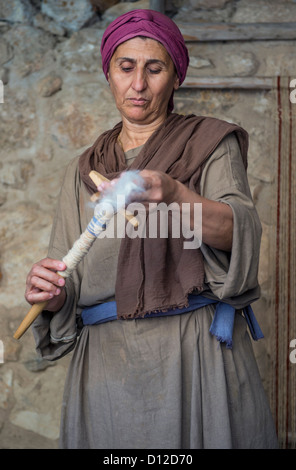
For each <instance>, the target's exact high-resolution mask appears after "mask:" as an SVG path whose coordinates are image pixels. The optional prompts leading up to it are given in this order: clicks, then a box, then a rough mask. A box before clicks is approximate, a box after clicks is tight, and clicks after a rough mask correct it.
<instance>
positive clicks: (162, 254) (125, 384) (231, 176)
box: [26, 10, 277, 449]
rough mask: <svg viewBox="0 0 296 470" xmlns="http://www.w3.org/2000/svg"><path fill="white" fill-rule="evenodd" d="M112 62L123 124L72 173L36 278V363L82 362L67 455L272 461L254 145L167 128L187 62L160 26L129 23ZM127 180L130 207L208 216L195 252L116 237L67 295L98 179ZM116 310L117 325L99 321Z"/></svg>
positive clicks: (105, 43)
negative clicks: (259, 455) (255, 454)
mask: <svg viewBox="0 0 296 470" xmlns="http://www.w3.org/2000/svg"><path fill="white" fill-rule="evenodd" d="M101 52H102V63H103V70H104V73H105V75H106V78H107V80H108V83H109V85H110V89H111V91H112V93H113V96H114V99H115V103H116V106H117V108H118V110H119V112H120V114H121V117H122V121H121V122H120V123H119V124H118V125H116V126H115V127H114V128H113V129H111V130H110V131H106V132H105V133H103V134H102V135H101V136H100V137H99V138H98V139H97V140H96V142H95V143H94V144H93V146H92V147H90V148H89V149H88V150H87V151H86V152H84V153H83V155H81V156H80V157H79V158H75V159H74V160H73V161H72V162H71V163H70V165H69V166H68V169H67V171H66V174H65V178H64V181H63V185H62V189H61V195H60V199H59V204H58V209H57V214H56V218H55V221H54V226H53V230H52V236H51V241H50V248H49V253H48V258H46V259H44V260H41V261H40V262H38V263H36V264H35V265H34V266H33V267H32V269H31V271H30V273H29V275H28V279H27V287H26V299H27V300H28V302H29V303H31V304H33V303H36V302H41V301H44V300H48V301H49V302H48V307H47V311H46V312H43V313H42V315H41V316H40V317H39V318H38V319H37V320H36V322H35V325H34V335H35V338H36V343H37V350H38V351H39V352H40V353H41V355H42V356H43V357H45V358H47V359H50V360H55V359H58V358H59V357H61V356H63V355H65V354H67V353H68V352H69V351H71V350H73V348H74V347H75V350H74V353H73V358H72V361H71V365H70V368H69V373H68V377H67V380H66V386H65V395H64V401H63V408H62V422H61V447H62V448H105V449H107V448H118V449H119V448H134V449H138V448H147V449H153V448H154V449H157V448H163V449H176V448H274V447H276V446H277V442H276V435H275V431H274V426H273V423H272V418H271V414H270V410H269V407H268V404H267V401H266V397H265V395H264V391H263V388H262V384H261V380H260V376H259V373H258V369H257V366H256V363H255V359H254V356H253V352H252V347H251V343H250V339H249V336H248V333H247V327H246V325H247V322H246V320H247V321H248V323H249V326H250V327H251V328H252V330H253V329H254V331H253V337H254V338H255V339H257V338H259V337H260V336H261V333H260V329H259V327H258V325H257V324H256V320H255V319H254V317H253V316H252V312H251V311H250V309H249V308H248V306H249V304H250V303H251V302H253V301H254V300H256V299H257V298H258V297H259V287H258V282H257V270H258V266H257V260H258V256H257V254H258V252H259V245H260V235H261V227H260V222H259V220H258V216H257V213H256V210H255V208H254V205H253V202H252V199H251V195H250V191H249V187H248V182H247V176H246V165H247V162H246V158H247V146H248V141H247V133H246V132H245V131H244V130H243V129H241V128H240V127H238V126H236V125H233V124H229V123H226V122H224V121H220V120H217V119H213V118H205V117H201V116H179V115H177V114H174V113H172V110H173V95H174V91H175V90H176V89H177V88H178V87H179V86H180V84H181V83H182V81H183V80H184V78H185V75H186V70H187V66H188V53H187V49H186V46H185V43H184V40H183V38H182V35H181V33H180V31H179V30H178V28H177V27H176V25H175V24H174V23H173V22H172V21H171V20H170V19H168V18H167V17H165V16H164V15H161V14H160V13H157V12H153V11H149V10H136V11H133V12H129V13H127V14H124V15H122V16H121V17H119V18H118V19H117V20H115V21H114V22H113V23H112V24H111V25H110V26H109V27H108V28H107V30H106V32H105V34H104V36H103V39H102V46H101ZM127 169H138V170H140V175H141V176H142V177H143V179H144V182H145V187H144V192H142V193H141V194H137V195H136V196H135V197H134V200H135V201H138V202H143V203H145V204H146V205H147V204H148V203H151V202H154V203H155V202H156V203H159V202H164V203H166V204H171V203H172V202H174V203H177V204H178V205H179V207H180V210H182V208H183V207H184V205H183V203H187V204H189V207H190V228H191V229H193V228H194V223H195V220H194V207H195V206H194V205H195V203H202V235H203V241H202V244H201V246H200V248H195V249H185V248H184V244H183V241H184V240H183V239H181V238H179V239H175V238H173V237H172V236H169V237H167V238H157V239H152V238H149V237H147V238H140V237H137V238H133V239H131V238H130V237H127V236H126V237H125V238H123V239H112V238H108V237H106V238H103V239H100V240H97V242H96V243H95V244H94V245H93V247H92V249H91V252H90V253H89V255H88V256H86V257H85V258H84V261H83V262H82V263H81V264H80V265H79V267H78V269H77V271H76V272H75V273H74V275H73V276H72V278H69V279H67V280H66V283H65V281H64V280H63V279H60V277H59V276H58V275H57V274H56V271H58V270H63V269H65V265H64V264H63V263H62V262H61V261H59V260H61V259H62V257H63V256H64V255H65V254H66V253H67V252H68V250H69V248H70V247H71V246H72V245H73V243H74V241H75V240H76V239H77V238H78V237H79V236H80V233H81V231H82V230H84V229H85V227H86V225H87V223H88V222H89V220H90V219H91V217H92V209H91V208H90V207H89V205H88V201H89V196H90V194H91V193H93V192H94V191H97V188H95V187H94V185H93V184H92V182H91V180H90V178H89V176H88V175H89V172H90V171H91V170H96V171H98V172H100V173H102V174H103V175H104V176H107V177H108V178H109V179H111V180H112V179H116V178H118V177H119V176H120V174H121V172H122V171H125V170H127ZM106 187H108V184H105V185H102V186H101V187H100V190H104V189H105V188H106ZM73 201H74V202H75V207H73ZM255 254H256V256H255ZM221 301H223V302H221ZM199 302H201V303H200V304H199V305H197V303H199ZM98 305H99V306H100V307H98ZM114 305H115V308H116V310H115V311H116V315H117V319H116V320H115V321H105V320H103V322H101V323H98V324H94V323H96V321H92V320H90V319H89V317H88V312H89V311H94V312H97V310H98V309H101V310H100V312H101V313H102V312H103V316H104V312H105V311H107V310H108V308H109V307H110V308H111V307H112V306H114ZM112 308H113V307H112ZM225 309H226V310H225ZM242 309H243V310H242ZM243 312H244V315H243ZM233 322H234V324H233ZM209 330H210V331H209ZM217 338H218V340H219V342H217Z"/></svg>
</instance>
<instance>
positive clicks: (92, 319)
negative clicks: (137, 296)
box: [81, 295, 263, 348]
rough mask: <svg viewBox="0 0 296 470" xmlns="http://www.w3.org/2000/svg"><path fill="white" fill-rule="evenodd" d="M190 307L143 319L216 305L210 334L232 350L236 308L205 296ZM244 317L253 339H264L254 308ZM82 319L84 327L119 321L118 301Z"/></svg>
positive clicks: (193, 298) (91, 309)
mask: <svg viewBox="0 0 296 470" xmlns="http://www.w3.org/2000/svg"><path fill="white" fill-rule="evenodd" d="M188 303H189V306H188V307H185V308H181V309H179V308H176V309H173V310H168V311H167V312H158V313H149V314H147V315H145V316H144V317H141V318H153V317H159V316H161V317H164V316H169V315H180V314H182V313H187V312H190V311H192V310H196V309H198V308H201V307H205V306H206V305H210V304H216V310H215V314H214V319H213V322H212V324H211V327H210V333H211V334H212V335H214V336H216V338H217V340H218V341H220V342H222V343H226V347H227V348H232V334H233V326H234V318H235V308H234V307H232V306H231V305H229V304H226V303H224V302H219V301H217V300H212V299H208V298H207V297H204V296H203V295H189V296H188ZM243 313H244V316H245V318H246V321H247V324H248V326H249V329H250V332H251V335H252V338H253V339H254V340H258V339H260V338H263V333H262V331H261V329H260V326H259V324H258V322H257V320H256V317H255V315H254V312H253V310H252V307H251V306H250V305H248V306H247V307H245V308H244V309H243ZM81 318H82V321H83V324H84V325H99V324H100V323H105V322H108V321H113V320H117V307H116V301H115V300H114V301H111V302H105V303H104V304H99V305H93V306H91V307H87V308H85V309H83V311H82V314H81ZM139 319H140V318H139Z"/></svg>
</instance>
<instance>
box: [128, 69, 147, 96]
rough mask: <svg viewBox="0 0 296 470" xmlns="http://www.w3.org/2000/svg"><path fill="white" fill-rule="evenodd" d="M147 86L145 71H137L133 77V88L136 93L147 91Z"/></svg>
mask: <svg viewBox="0 0 296 470" xmlns="http://www.w3.org/2000/svg"><path fill="white" fill-rule="evenodd" d="M146 86H147V82H146V76H145V71H144V70H141V69H140V70H139V69H138V70H135V75H134V77H133V83H132V87H133V89H134V90H135V91H142V90H145V88H146Z"/></svg>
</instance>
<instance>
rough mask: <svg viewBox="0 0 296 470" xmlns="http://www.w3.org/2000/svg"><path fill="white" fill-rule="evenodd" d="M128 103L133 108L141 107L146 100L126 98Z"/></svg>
mask: <svg viewBox="0 0 296 470" xmlns="http://www.w3.org/2000/svg"><path fill="white" fill-rule="evenodd" d="M128 101H130V102H131V103H132V104H133V105H135V106H143V105H145V104H146V103H148V100H146V99H145V98H128Z"/></svg>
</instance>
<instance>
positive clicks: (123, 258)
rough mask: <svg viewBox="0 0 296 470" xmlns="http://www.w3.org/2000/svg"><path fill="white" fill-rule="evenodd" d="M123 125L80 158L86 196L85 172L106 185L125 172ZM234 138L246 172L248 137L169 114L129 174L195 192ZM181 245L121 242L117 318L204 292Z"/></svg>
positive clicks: (197, 261) (231, 127) (198, 258)
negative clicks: (222, 146) (164, 178)
mask: <svg viewBox="0 0 296 470" xmlns="http://www.w3.org/2000/svg"><path fill="white" fill-rule="evenodd" d="M121 127H122V123H119V124H117V125H116V126H115V127H114V128H113V129H111V130H109V131H107V132H104V133H103V134H102V135H101V136H100V137H99V138H98V139H97V140H96V142H95V143H94V144H93V146H92V147H90V148H89V149H87V150H86V151H85V152H84V153H83V154H82V155H81V157H80V160H79V171H80V175H81V179H82V181H83V182H84V183H85V185H86V186H87V189H88V190H89V192H90V193H92V192H94V191H96V190H97V189H96V188H95V186H94V184H93V183H92V181H91V179H90V178H89V176H88V175H89V172H90V171H91V170H96V171H98V172H99V173H101V174H103V175H104V176H106V177H107V178H109V179H113V178H115V177H117V176H118V175H119V173H120V172H122V171H124V170H127V169H128V168H127V165H126V162H125V156H124V153H123V151H122V149H121V147H120V146H119V145H118V143H117V137H118V134H119V133H120V131H121ZM232 132H235V134H236V136H237V139H238V142H239V145H240V149H241V154H242V158H243V162H244V165H245V167H246V168H247V151H248V134H247V132H246V131H245V130H244V129H242V128H241V127H239V126H237V125H235V124H231V123H228V122H225V121H222V120H219V119H215V118H209V117H204V116H194V115H189V116H182V115H178V114H175V113H173V114H170V115H169V116H168V118H167V119H166V121H165V122H164V123H163V125H161V126H160V127H159V128H158V129H157V130H156V131H155V132H154V133H153V135H152V136H151V137H150V138H149V139H148V141H147V142H146V144H145V145H144V147H143V148H142V150H141V152H140V153H139V155H138V156H137V157H136V159H135V160H134V162H133V163H132V165H131V166H130V167H129V168H130V169H139V170H142V169H144V168H146V169H151V170H157V171H163V172H165V173H167V174H169V175H170V176H171V177H172V178H175V179H177V180H179V181H180V182H181V183H183V184H185V185H186V186H188V187H189V188H190V189H191V190H193V191H196V192H199V182H200V177H201V173H202V167H203V164H204V163H205V161H206V160H207V158H208V157H209V156H210V155H211V154H212V152H213V151H214V150H215V149H216V147H217V146H218V145H219V143H220V142H221V140H222V139H223V138H224V137H225V136H226V135H229V134H230V133H232ZM183 241H184V240H183V239H177V238H172V237H168V238H156V239H152V238H148V237H147V238H134V239H131V238H129V237H125V238H123V239H122V242H121V247H120V252H119V258H118V267H117V280H116V287H115V296H116V302H117V313H118V317H119V318H134V317H138V316H143V315H144V314H145V313H148V312H155V311H165V310H167V309H171V308H181V307H184V306H187V305H188V294H189V293H190V292H192V291H193V290H194V289H198V290H200V291H201V290H203V288H204V267H203V258H202V254H201V252H200V250H199V249H195V250H192V249H184V248H183Z"/></svg>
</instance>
